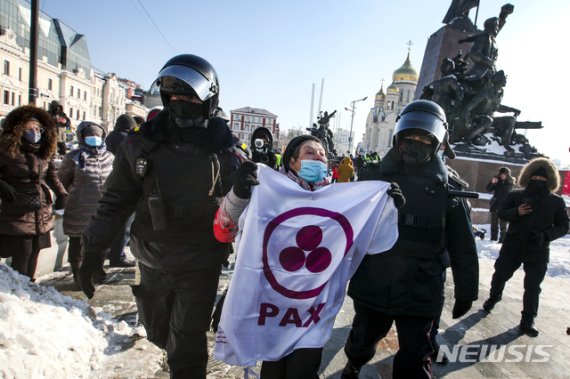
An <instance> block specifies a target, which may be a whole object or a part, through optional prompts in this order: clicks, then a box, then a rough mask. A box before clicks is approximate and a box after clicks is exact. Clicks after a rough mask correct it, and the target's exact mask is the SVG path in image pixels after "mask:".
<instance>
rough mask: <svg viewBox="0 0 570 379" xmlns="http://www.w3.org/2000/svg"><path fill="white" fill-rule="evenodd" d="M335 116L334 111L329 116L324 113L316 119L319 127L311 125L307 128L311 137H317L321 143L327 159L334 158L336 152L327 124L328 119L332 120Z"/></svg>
mask: <svg viewBox="0 0 570 379" xmlns="http://www.w3.org/2000/svg"><path fill="white" fill-rule="evenodd" d="M335 114H336V110H335V111H334V112H333V113H331V114H329V113H328V112H327V111H325V112H324V113H323V114H322V115H321V116H320V117H319V119H318V121H317V122H318V123H319V125H318V126H317V124H313V126H312V127H311V128H307V130H308V131H309V132H311V135H313V136H315V137H317V138H318V139H320V140H321V141H322V142H323V146H324V147H325V150H326V152H327V156H328V158H329V159H333V158H335V157H336V150H335V148H334V142H333V132H332V131H331V130H330V129H329V122H330V119H331V118H333V117H334V116H335Z"/></svg>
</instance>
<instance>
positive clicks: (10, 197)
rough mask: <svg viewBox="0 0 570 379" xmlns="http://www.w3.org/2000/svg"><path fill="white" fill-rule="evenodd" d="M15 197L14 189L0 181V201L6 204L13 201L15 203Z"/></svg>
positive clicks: (16, 195)
mask: <svg viewBox="0 0 570 379" xmlns="http://www.w3.org/2000/svg"><path fill="white" fill-rule="evenodd" d="M17 197H18V194H17V192H16V190H15V189H14V187H12V186H11V185H9V184H8V183H6V182H5V181H3V180H0V199H2V201H5V202H7V203H13V202H14V201H16V198H17Z"/></svg>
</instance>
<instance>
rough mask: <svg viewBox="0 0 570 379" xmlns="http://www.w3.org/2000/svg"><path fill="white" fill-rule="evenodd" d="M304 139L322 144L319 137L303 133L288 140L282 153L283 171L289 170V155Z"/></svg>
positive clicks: (291, 154) (290, 155)
mask: <svg viewBox="0 0 570 379" xmlns="http://www.w3.org/2000/svg"><path fill="white" fill-rule="evenodd" d="M306 141H315V142H318V143H320V144H322V142H321V140H320V139H318V138H317V137H315V136H312V135H310V134H303V135H300V136H297V137H295V138H293V139H292V140H291V141H289V143H288V144H287V147H286V148H285V152H284V153H283V167H284V168H285V172H288V171H289V170H291V167H289V162H290V161H291V157H292V156H293V154H294V153H295V150H297V148H298V147H299V146H301V144H302V143H303V142H306Z"/></svg>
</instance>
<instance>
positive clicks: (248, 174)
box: [233, 161, 259, 199]
mask: <svg viewBox="0 0 570 379" xmlns="http://www.w3.org/2000/svg"><path fill="white" fill-rule="evenodd" d="M258 184H259V181H258V180H257V164H256V163H255V162H252V161H245V162H243V163H242V164H241V166H239V168H238V170H237V172H236V174H235V178H234V187H233V191H234V193H235V194H236V196H237V197H239V198H241V199H249V198H250V197H251V187H253V186H256V185H258Z"/></svg>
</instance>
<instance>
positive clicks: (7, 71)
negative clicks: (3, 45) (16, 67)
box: [4, 60, 10, 75]
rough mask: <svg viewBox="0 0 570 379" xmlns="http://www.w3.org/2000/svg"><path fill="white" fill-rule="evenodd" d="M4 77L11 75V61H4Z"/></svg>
mask: <svg viewBox="0 0 570 379" xmlns="http://www.w3.org/2000/svg"><path fill="white" fill-rule="evenodd" d="M4 75H10V61H7V60H4Z"/></svg>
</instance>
